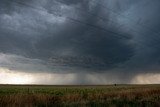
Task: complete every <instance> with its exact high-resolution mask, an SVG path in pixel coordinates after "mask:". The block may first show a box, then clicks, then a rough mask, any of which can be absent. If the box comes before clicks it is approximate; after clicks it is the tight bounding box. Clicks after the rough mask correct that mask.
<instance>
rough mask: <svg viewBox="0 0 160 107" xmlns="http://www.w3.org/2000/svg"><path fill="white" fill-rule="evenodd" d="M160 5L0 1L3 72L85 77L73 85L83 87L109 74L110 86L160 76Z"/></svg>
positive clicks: (71, 0)
mask: <svg viewBox="0 0 160 107" xmlns="http://www.w3.org/2000/svg"><path fill="white" fill-rule="evenodd" d="M159 5H160V2H159V0H155V1H149V0H148V1H146V0H135V1H130V0H124V1H121V2H120V1H118V0H115V1H112V0H106V1H105V0H100V1H98V2H97V1H96V0H76V1H75V0H40V1H39V0H28V1H25V0H1V1H0V68H3V69H9V70H13V71H14V72H16V71H17V72H24V73H53V74H54V73H59V74H61V75H63V74H64V75H67V74H70V73H74V74H75V75H76V74H77V75H79V74H81V75H83V76H80V75H79V76H77V77H76V76H75V78H77V79H73V81H75V83H78V81H79V82H80V83H83V84H85V83H92V82H91V79H90V80H88V79H89V78H92V79H93V78H95V77H96V78H97V75H104V74H105V76H104V77H103V78H104V79H105V78H109V76H110V75H112V76H110V77H113V78H114V79H115V81H112V80H113V79H112V78H109V79H106V80H105V82H106V81H110V82H109V83H113V82H117V81H120V82H121V83H125V81H132V79H133V78H136V76H137V75H139V74H145V73H156V74H159V73H160V72H159V65H160V51H159V46H160V42H159V41H160V39H159V30H160V22H159V18H160V15H159V14H158V13H159V10H160V7H159ZM92 73H94V75H92V76H91V75H89V74H92ZM123 74H126V77H125V79H124V75H123ZM84 75H86V79H84V80H82V78H84ZM88 75H89V76H88ZM87 78H88V79H87ZM95 80H96V79H95ZM76 81H77V82H76ZM93 81H94V79H93ZM105 82H104V83H105ZM97 83H98V82H97ZM126 83H127V82H126Z"/></svg>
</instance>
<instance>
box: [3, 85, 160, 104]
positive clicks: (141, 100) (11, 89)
mask: <svg viewBox="0 0 160 107" xmlns="http://www.w3.org/2000/svg"><path fill="white" fill-rule="evenodd" d="M52 106H54V107H55V106H58V107H59V106H60V107H77V106H78V107H84V106H87V107H110V106H111V107H160V85H106V86H104V85H99V86H49V85H48V86H43V85H0V107H52Z"/></svg>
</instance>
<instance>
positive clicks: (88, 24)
mask: <svg viewBox="0 0 160 107" xmlns="http://www.w3.org/2000/svg"><path fill="white" fill-rule="evenodd" d="M8 2H14V3H16V4H20V5H24V6H27V7H30V8H33V9H36V10H38V11H39V10H41V11H44V10H43V9H41V8H38V7H35V6H33V5H30V4H26V3H22V2H19V1H14V0H12V1H8ZM52 11H55V10H52ZM87 13H90V12H88V11H87ZM90 14H91V13H90ZM92 15H94V14H92ZM66 18H67V19H68V20H71V21H72V22H76V23H79V24H83V25H86V26H90V27H92V28H96V29H99V30H103V31H105V32H107V33H112V34H114V35H112V36H115V37H117V38H120V39H122V38H123V39H124V38H125V39H127V38H129V37H128V36H125V35H123V34H119V33H116V32H113V31H111V30H108V29H105V28H103V27H100V26H97V25H94V24H90V23H86V22H84V21H81V20H78V19H75V18H71V17H66ZM100 19H101V20H102V19H103V20H104V18H103V17H100ZM134 32H135V31H134ZM137 33H138V32H137ZM118 35H119V36H118Z"/></svg>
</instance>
